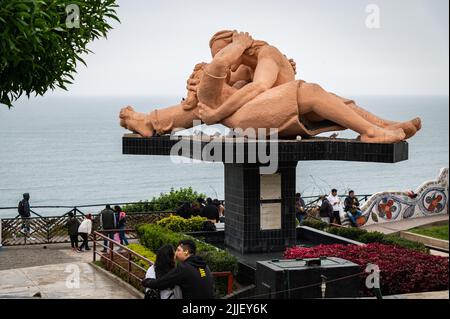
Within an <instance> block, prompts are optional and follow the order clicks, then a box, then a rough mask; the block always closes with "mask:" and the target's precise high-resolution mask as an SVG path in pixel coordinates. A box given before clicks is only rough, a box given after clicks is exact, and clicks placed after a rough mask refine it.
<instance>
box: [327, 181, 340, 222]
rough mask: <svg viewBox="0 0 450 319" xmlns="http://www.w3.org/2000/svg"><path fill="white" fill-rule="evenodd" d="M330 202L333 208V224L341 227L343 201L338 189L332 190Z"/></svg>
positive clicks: (329, 197) (329, 196)
mask: <svg viewBox="0 0 450 319" xmlns="http://www.w3.org/2000/svg"><path fill="white" fill-rule="evenodd" d="M327 198H328V201H329V202H330V204H331V206H333V218H332V219H331V223H335V224H338V225H341V215H340V211H341V199H340V198H339V196H338V191H337V189H334V188H333V189H332V190H331V194H330V195H328V197H327Z"/></svg>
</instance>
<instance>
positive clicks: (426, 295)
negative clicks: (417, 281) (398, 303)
mask: <svg viewBox="0 0 450 319" xmlns="http://www.w3.org/2000/svg"><path fill="white" fill-rule="evenodd" d="M383 299H449V291H448V290H447V291H436V292H422V293H415V294H406V295H393V296H385V297H383Z"/></svg>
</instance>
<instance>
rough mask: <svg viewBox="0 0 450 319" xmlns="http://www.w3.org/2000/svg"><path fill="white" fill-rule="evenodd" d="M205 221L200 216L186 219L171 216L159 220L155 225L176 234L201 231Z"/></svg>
mask: <svg viewBox="0 0 450 319" xmlns="http://www.w3.org/2000/svg"><path fill="white" fill-rule="evenodd" d="M206 221H207V219H206V218H205V217H200V216H194V217H191V218H189V219H186V218H183V217H181V216H177V215H171V216H169V217H166V218H163V219H161V220H159V221H158V222H157V223H156V224H157V225H160V226H161V227H164V228H167V229H169V230H171V231H173V232H176V233H189V232H196V231H201V230H202V227H203V223H204V222H206Z"/></svg>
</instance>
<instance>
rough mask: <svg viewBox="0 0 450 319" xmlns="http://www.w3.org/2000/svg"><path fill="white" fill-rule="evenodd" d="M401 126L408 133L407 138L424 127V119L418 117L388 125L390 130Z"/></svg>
mask: <svg viewBox="0 0 450 319" xmlns="http://www.w3.org/2000/svg"><path fill="white" fill-rule="evenodd" d="M399 128H401V129H403V131H404V132H405V134H406V138H407V139H408V138H411V137H413V136H414V135H416V133H417V131H419V130H420V129H421V128H422V121H421V119H420V118H418V117H417V118H415V119H413V120H411V121H407V122H402V123H397V124H393V125H389V126H387V127H386V129H388V130H396V129H399Z"/></svg>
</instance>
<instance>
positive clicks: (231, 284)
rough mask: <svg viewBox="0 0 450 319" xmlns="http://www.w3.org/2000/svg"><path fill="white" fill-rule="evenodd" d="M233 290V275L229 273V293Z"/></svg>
mask: <svg viewBox="0 0 450 319" xmlns="http://www.w3.org/2000/svg"><path fill="white" fill-rule="evenodd" d="M232 292H233V275H232V274H228V285H227V295H229V294H231V293H232Z"/></svg>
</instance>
